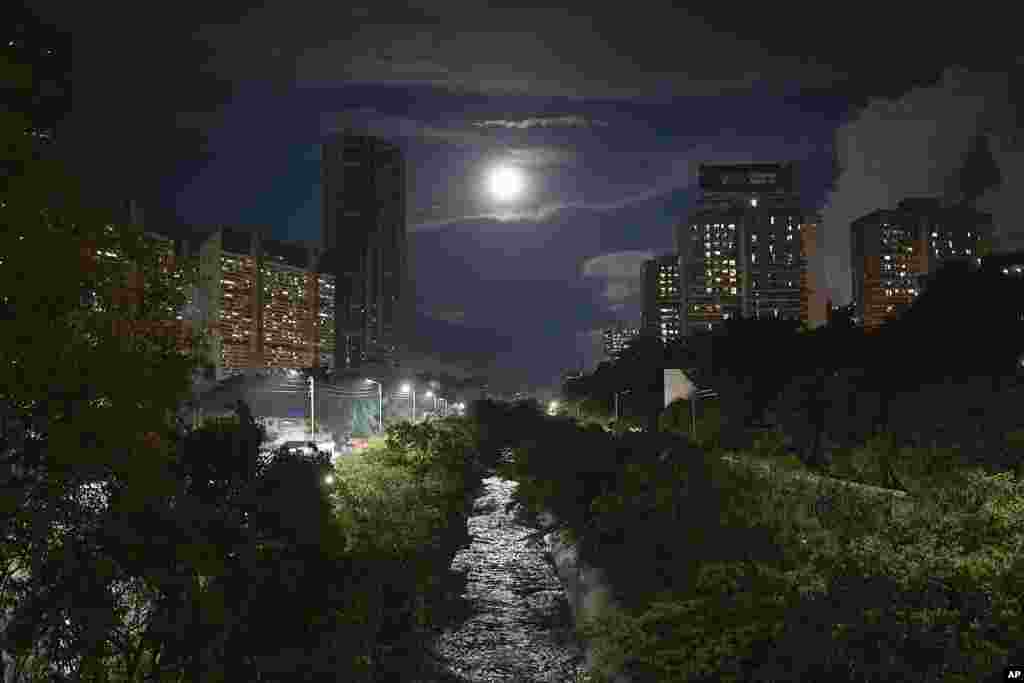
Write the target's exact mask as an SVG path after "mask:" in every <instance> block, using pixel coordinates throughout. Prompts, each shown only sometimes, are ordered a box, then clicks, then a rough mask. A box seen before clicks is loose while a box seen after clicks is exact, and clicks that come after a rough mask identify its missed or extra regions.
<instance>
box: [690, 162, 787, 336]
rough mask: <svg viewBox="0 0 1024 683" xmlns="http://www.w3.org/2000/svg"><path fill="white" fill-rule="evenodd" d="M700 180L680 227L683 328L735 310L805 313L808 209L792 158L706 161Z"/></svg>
mask: <svg viewBox="0 0 1024 683" xmlns="http://www.w3.org/2000/svg"><path fill="white" fill-rule="evenodd" d="M699 186H700V190H701V195H700V198H699V200H698V204H697V207H696V209H695V210H694V211H693V212H692V213H691V215H690V216H689V219H688V220H687V221H686V222H685V223H682V224H680V225H679V226H678V229H677V235H676V245H677V248H678V249H679V277H680V294H681V296H680V327H681V333H682V335H683V336H687V335H691V334H694V333H697V332H705V331H711V330H713V329H714V328H715V327H716V326H718V325H720V324H721V323H723V322H724V321H726V320H729V319H730V318H736V317H746V318H763V317H770V318H781V319H792V320H801V319H803V317H804V316H805V315H806V310H807V306H806V305H805V304H804V299H805V298H806V295H805V294H804V292H805V287H806V282H805V279H804V278H805V270H806V266H807V253H806V249H805V247H804V242H803V238H802V234H803V232H802V231H803V226H804V223H805V212H804V210H803V209H802V208H801V206H800V202H799V198H798V197H797V194H796V189H795V168H794V166H793V164H729V165H710V164H704V165H701V166H700V169H699Z"/></svg>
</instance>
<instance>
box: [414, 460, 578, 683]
mask: <svg viewBox="0 0 1024 683" xmlns="http://www.w3.org/2000/svg"><path fill="white" fill-rule="evenodd" d="M515 487H516V483H515V482H510V481H506V480H504V479H500V478H498V477H491V478H489V479H485V480H484V492H483V494H482V495H481V496H480V497H479V498H478V499H477V500H476V504H475V506H474V511H473V516H472V517H470V519H469V532H470V534H471V535H472V537H473V541H472V543H471V544H470V546H469V547H468V548H463V549H462V550H460V551H459V552H458V553H457V554H456V555H455V559H454V561H453V562H452V567H451V568H452V571H453V572H456V573H464V574H465V588H464V591H463V593H462V596H461V605H462V610H461V611H462V614H461V615H460V618H459V619H458V620H457V622H456V623H454V624H452V625H449V626H448V627H447V628H446V629H445V630H444V631H443V632H442V633H441V635H440V636H439V637H438V638H437V640H436V643H435V648H434V649H435V651H436V654H437V655H438V656H439V657H440V658H441V659H442V660H443V661H444V662H445V666H446V668H447V669H448V671H449V672H450V673H451V674H454V675H455V676H457V677H458V678H459V679H461V680H463V681H466V682H467V683H485V682H486V683H499V682H501V683H504V682H506V681H515V682H516V683H541V682H543V683H568V682H571V681H574V680H576V678H577V676H578V675H579V672H581V671H582V656H581V651H580V649H579V647H578V646H577V645H576V644H575V642H574V640H573V637H572V618H571V615H570V614H569V607H568V604H567V603H566V600H565V596H564V594H563V592H562V585H561V584H560V583H559V581H558V578H557V577H556V576H555V574H554V570H553V569H552V567H551V566H550V565H549V564H548V563H547V562H546V561H545V560H544V557H543V553H542V550H541V548H540V546H539V544H537V543H528V542H526V541H525V540H524V537H525V536H527V535H528V534H529V533H531V532H532V531H533V530H532V529H529V528H527V527H524V526H522V525H521V524H519V523H518V522H516V521H515V518H514V516H513V514H512V513H511V512H506V511H505V508H506V504H507V503H508V502H509V501H510V500H511V495H512V492H513V491H514V490H515Z"/></svg>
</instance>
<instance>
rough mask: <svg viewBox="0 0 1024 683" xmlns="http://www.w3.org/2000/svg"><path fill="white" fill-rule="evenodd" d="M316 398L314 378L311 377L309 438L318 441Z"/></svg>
mask: <svg viewBox="0 0 1024 683" xmlns="http://www.w3.org/2000/svg"><path fill="white" fill-rule="evenodd" d="M315 411H316V400H315V399H314V397H313V378H312V377H310V378H309V440H310V441H314V442H315V441H316V412H315Z"/></svg>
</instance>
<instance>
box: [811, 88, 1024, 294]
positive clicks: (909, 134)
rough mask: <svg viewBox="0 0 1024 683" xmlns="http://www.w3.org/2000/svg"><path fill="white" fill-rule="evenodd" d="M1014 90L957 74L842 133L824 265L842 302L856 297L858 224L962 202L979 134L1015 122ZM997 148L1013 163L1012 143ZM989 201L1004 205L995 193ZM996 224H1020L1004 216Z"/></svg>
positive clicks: (877, 108)
mask: <svg viewBox="0 0 1024 683" xmlns="http://www.w3.org/2000/svg"><path fill="white" fill-rule="evenodd" d="M1008 92H1009V87H1008V84H1007V81H1006V78H1005V76H997V75H989V74H976V73H968V72H965V71H961V70H954V69H950V70H947V71H946V72H945V74H944V75H943V78H942V80H941V81H940V82H939V83H938V84H936V85H933V86H929V87H923V88H917V89H915V90H912V91H910V92H908V93H907V94H905V95H903V96H902V97H899V98H897V99H894V100H883V99H878V100H875V101H873V102H871V103H870V104H869V105H868V106H867V107H866V108H865V109H864V110H863V111H861V112H860V114H859V116H858V117H857V118H855V119H854V120H852V121H850V122H849V123H848V124H846V125H845V126H843V127H842V128H840V129H839V131H838V132H837V134H836V147H837V153H838V156H839V162H840V166H841V175H840V176H839V179H838V181H837V183H836V189H835V191H833V192H832V193H830V195H829V196H828V198H827V200H826V205H825V207H824V208H823V210H822V219H823V222H824V233H825V235H824V236H825V244H826V247H825V264H824V266H825V270H826V273H827V274H828V276H829V277H830V278H831V280H830V282H829V285H830V286H831V289H832V290H833V291H835V292H836V294H837V296H838V298H839V300H841V301H848V300H849V298H850V296H851V294H852V292H851V291H850V288H851V283H850V276H849V273H850V263H849V229H850V223H852V222H853V221H854V220H856V219H857V218H859V217H861V216H863V215H865V214H867V213H870V212H872V211H875V210H876V209H883V208H895V206H896V204H897V203H898V202H899V201H900V200H902V199H905V198H907V197H917V196H939V197H948V198H953V197H956V196H957V195H958V192H959V190H960V187H959V171H960V169H961V168H962V166H963V164H964V160H965V158H966V157H967V154H968V151H969V150H970V148H971V146H972V144H973V142H974V139H975V137H976V136H977V135H978V134H982V133H985V132H987V131H992V130H999V129H1005V128H1006V127H1008V125H1009V116H1008V111H1009V108H1010V105H1009V101H1008V95H1007V93H1008ZM993 151H994V152H995V156H996V157H997V158H996V162H997V163H1002V164H1003V165H1007V166H1009V165H1012V159H1013V154H1012V153H1009V152H1007V151H1006V149H1005V145H1004V146H1002V147H1000V148H999V149H998V150H993ZM1000 170H1001V171H1002V170H1003V169H1000ZM1006 170H1007V171H1009V168H1007V169H1006ZM1003 175H1006V173H1003ZM1011 175H1012V173H1011ZM1004 185H1005V182H1004ZM1018 196H1019V195H1018ZM989 201H990V202H991V204H992V205H993V206H1002V204H1000V202H999V201H998V200H996V199H994V196H993V198H992V199H990V200H989ZM996 222H997V224H999V223H1001V222H1002V223H1007V224H1010V223H1011V222H1012V219H1010V218H1009V217H1008V215H1004V217H1003V218H1002V219H1000V218H997V220H996Z"/></svg>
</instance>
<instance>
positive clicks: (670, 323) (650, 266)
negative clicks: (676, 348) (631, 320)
mask: <svg viewBox="0 0 1024 683" xmlns="http://www.w3.org/2000/svg"><path fill="white" fill-rule="evenodd" d="M643 278H644V279H643V289H644V291H643V297H644V305H643V317H642V320H641V323H640V328H641V329H642V330H644V332H645V333H649V334H652V335H654V336H656V337H658V338H660V339H661V341H662V342H664V343H666V344H667V343H669V342H672V341H676V340H677V339H679V336H680V332H681V325H680V317H679V307H680V282H679V257H678V255H676V254H675V253H673V254H668V255H665V256H661V257H659V258H656V259H651V260H649V261H647V262H646V263H644V275H643Z"/></svg>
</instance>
